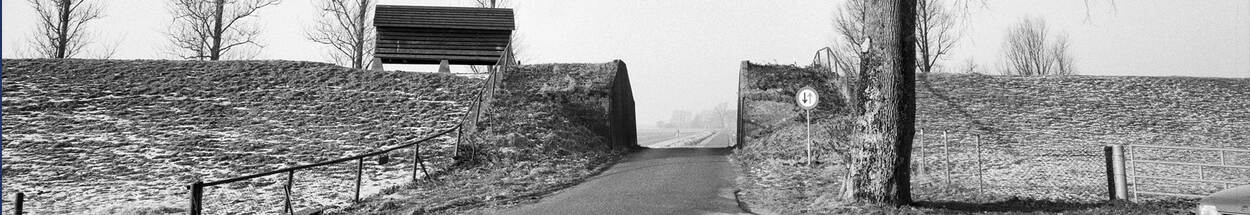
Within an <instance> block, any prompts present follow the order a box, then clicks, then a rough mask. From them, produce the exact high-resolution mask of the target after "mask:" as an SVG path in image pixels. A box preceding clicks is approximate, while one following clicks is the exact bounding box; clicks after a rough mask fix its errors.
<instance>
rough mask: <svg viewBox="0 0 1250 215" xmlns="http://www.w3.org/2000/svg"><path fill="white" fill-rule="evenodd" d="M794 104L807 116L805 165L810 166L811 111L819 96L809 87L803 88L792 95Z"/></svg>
mask: <svg viewBox="0 0 1250 215" xmlns="http://www.w3.org/2000/svg"><path fill="white" fill-rule="evenodd" d="M794 100H795V102H798V104H799V107H802V108H803V112H805V113H806V115H807V117H806V118H807V165H808V166H811V165H812V109H815V108H816V104H818V103H820V95H819V94H816V89H815V88H812V87H811V86H804V87H803V88H802V89H799V92H798V93H795V94H794Z"/></svg>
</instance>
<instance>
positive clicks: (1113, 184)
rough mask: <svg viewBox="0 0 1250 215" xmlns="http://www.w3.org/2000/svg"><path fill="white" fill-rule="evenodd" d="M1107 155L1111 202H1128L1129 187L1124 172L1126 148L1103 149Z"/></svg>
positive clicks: (1114, 146)
mask: <svg viewBox="0 0 1250 215" xmlns="http://www.w3.org/2000/svg"><path fill="white" fill-rule="evenodd" d="M1103 150H1104V152H1105V153H1104V154H1106V160H1107V163H1106V166H1107V194H1108V198H1110V200H1128V189H1127V188H1128V187H1127V184H1128V183H1126V177H1125V171H1124V147H1123V146H1121V145H1107V146H1106V147H1104V148H1103Z"/></svg>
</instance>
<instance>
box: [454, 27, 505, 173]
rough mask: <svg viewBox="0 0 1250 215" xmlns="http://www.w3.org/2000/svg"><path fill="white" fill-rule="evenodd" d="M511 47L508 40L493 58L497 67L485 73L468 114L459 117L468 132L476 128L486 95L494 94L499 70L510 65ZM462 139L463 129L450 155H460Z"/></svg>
mask: <svg viewBox="0 0 1250 215" xmlns="http://www.w3.org/2000/svg"><path fill="white" fill-rule="evenodd" d="M511 48H512V42H508V45H505V46H504V54H503V56H502V57H500V58H499V59H498V60H495V66H497V67H499V68H497V69H492V70H491V71H490V73H489V74H487V75H486V84H484V86H483V87H482V92H480V93H478V96H477V98H476V99H474V101H473V105H472V106H471V107H470V109H469V114H468V115H466V116H465V118H464V119H461V121H460V125H461V127H462V128H463V126H464V125H465V124H470V125H469V128H470V131H469V132H474V131H475V130H477V122H478V121H479V119H480V118H481V116H482V114H481V113H482V102H483V101H484V100H485V99H486V97H488V96H494V92H495V87H496V85H498V83H497V82H498V79H500V78H501V77H499V72H500V71H501V70H504V69H506V68H507V67H508V66H509V65H511V63H512V59H513V58H512V52H511V51H509V50H510V49H511ZM470 115H471V116H470ZM462 141H464V131H463V129H462V130H461V131H460V134H459V135H457V137H456V147H455V148H454V149H453V150H452V157H457V156H460V142H462Z"/></svg>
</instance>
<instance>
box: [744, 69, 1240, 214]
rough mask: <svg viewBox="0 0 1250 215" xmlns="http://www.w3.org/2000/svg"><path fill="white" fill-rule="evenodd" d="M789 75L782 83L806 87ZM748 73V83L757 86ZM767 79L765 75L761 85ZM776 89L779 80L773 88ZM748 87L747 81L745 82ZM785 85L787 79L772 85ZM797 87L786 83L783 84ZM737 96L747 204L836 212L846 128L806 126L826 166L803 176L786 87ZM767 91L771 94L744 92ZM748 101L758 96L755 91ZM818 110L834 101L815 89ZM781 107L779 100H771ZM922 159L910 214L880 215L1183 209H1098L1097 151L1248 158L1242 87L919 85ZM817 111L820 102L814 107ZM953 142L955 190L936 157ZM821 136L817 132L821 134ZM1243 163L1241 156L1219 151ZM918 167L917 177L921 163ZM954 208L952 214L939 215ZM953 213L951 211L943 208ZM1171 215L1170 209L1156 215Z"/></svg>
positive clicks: (964, 80) (1056, 82)
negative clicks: (1117, 147) (1132, 147)
mask: <svg viewBox="0 0 1250 215" xmlns="http://www.w3.org/2000/svg"><path fill="white" fill-rule="evenodd" d="M745 71H748V72H750V73H765V74H767V73H819V71H818V70H813V69H809V68H798V67H793V66H786V65H759V66H754V65H753V66H750V67H747V69H746V70H745ZM812 75H815V74H809V75H786V76H812ZM751 77H752V76H748V79H752V78H751ZM756 79H760V80H764V78H756ZM778 82H779V81H778ZM747 83H753V82H751V81H748V82H747ZM781 83H785V82H781ZM791 83H793V82H791ZM748 87H751V88H755V89H754V90H748V91H745V92H749V93H747V94H744V95H745V96H746V98H747V102H746V103H747V105H748V107H747V109H746V110H748V111H747V118H748V120H755V121H756V122H757V123H760V124H763V125H764V126H762V127H764V128H761V129H760V130H758V131H753V132H754V134H755V135H756V136H757V137H756V138H748V139H747V145H746V148H745V149H743V150H740V151H739V153H737V154H736V155H735V156H736V159H739V160H740V162H741V163H742V164H743V166H744V169H746V170H747V171H746V172H747V173H748V174H747V176H746V177H744V180H743V184H742V186H743V187H744V196H746V199H747V200H746V201H747V202H748V203H750V204H751V205H758V206H760V207H762V208H768V209H773V210H778V212H781V213H782V214H794V213H822V211H823V212H830V210H833V211H837V209H831V208H824V207H823V206H825V205H833V204H836V203H832V202H831V201H832V198H830V197H836V195H837V194H836V193H837V192H838V189H837V188H838V187H839V186H840V185H839V181H838V179H840V178H841V175H842V174H843V173H842V172H841V171H842V167H841V165H842V164H841V160H840V158H839V156H840V155H838V152H839V151H840V149H839V148H840V144H839V142H843V141H845V136H844V135H843V134H844V133H845V125H846V123H847V120H846V119H844V118H840V117H838V116H837V115H838V114H837V113H836V110H830V111H826V112H833V114H832V115H831V116H829V117H827V118H826V117H823V116H817V117H816V118H815V119H814V120H813V125H814V126H813V135H814V137H815V140H816V143H817V145H816V146H817V147H816V149H817V150H818V152H819V153H818V154H821V155H823V156H821V157H820V159H819V160H820V161H821V163H820V164H819V165H817V167H816V168H803V167H799V165H797V164H796V163H799V161H801V156H802V153H803V151H802V150H803V149H802V146H803V144H801V143H802V142H801V141H804V136H803V124H802V122H801V120H802V118H801V117H800V114H801V112H799V109H797V107H794V105H793V104H792V103H793V102H792V101H789V98H790V97H789V96H792V95H793V91H794V90H793V89H789V86H782V87H768V85H763V84H755V85H750V86H748ZM770 89H771V91H776V92H778V93H779V95H773V96H758V95H752V94H750V93H756V94H758V93H759V92H768V91H770ZM752 91H754V92H752ZM821 95H822V102H823V100H824V99H825V98H831V97H833V96H831V95H832V94H825V93H824V92H822V94H821ZM773 97H776V98H773ZM917 97H918V101H917V105H918V108H917V127H918V128H919V129H921V130H923V133H918V139H917V140H916V146H917V148H916V149H917V150H916V151H914V152H913V162H914V164H913V165H914V166H913V170H915V171H916V172H915V173H914V174H913V183H912V184H913V198H915V199H916V200H918V201H921V202H927V203H922V204H921V205H922V207H919V208H904V209H900V210H902V211H889V210H887V211H886V212H887V213H928V212H936V213H944V212H946V213H949V212H957V211H964V212H971V211H1001V212H1011V211H1015V212H1030V211H1042V212H1046V211H1049V212H1060V211H1065V212H1069V213H1094V214H1098V213H1143V212H1151V211H1160V210H1166V209H1174V210H1181V209H1187V207H1191V206H1192V205H1188V204H1187V203H1184V202H1187V201H1179V202H1181V203H1180V204H1177V201H1168V203H1162V204H1151V205H1104V204H1102V203H1101V201H1102V200H1104V199H1105V196H1106V184H1105V173H1104V172H1105V169H1104V168H1105V167H1104V166H1103V159H1104V158H1103V151H1102V147H1103V146H1104V145H1106V144H1155V145H1179V146H1201V147H1222V148H1250V79H1228V78H1192V77H1096V76H1071V77H1013V76H987V75H968V74H929V75H925V74H920V75H919V77H918V80H917ZM822 105H823V104H822ZM943 131H945V132H946V136H947V140H948V142H947V144H950V146H951V148H950V162H951V168H950V169H951V173H952V179H953V180H952V181H951V182H950V183H951V186H947V185H946V184H947V181H946V179H945V177H946V176H945V172H946V170H947V168H946V166H945V163H944V161H943V160H944V159H942V158H943V157H946V156H945V155H944V154H943V153H942V148H941V147H940V146H941V145H942V142H941V141H942V140H943V138H942V134H943ZM822 133H824V135H822ZM976 135H979V136H980V139H981V146H982V147H981V154H980V157H981V159H980V160H981V162H982V163H981V165H982V166H983V168H984V171H982V172H983V174H984V180H985V190H984V192H981V193H978V192H977V189H978V177H977V174H976V173H977V161H978V158H977V157H978V155H977V150H976V147H975V145H976V142H975V140H976V138H975V136H976ZM1136 156H1138V158H1150V159H1161V160H1191V161H1205V162H1213V163H1218V162H1219V160H1218V157H1217V156H1218V155H1217V154H1206V155H1201V156H1200V155H1197V154H1196V153H1193V152H1189V151H1172V150H1168V151H1164V150H1142V151H1140V152H1139V153H1137V154H1136ZM1228 156H1229V158H1228V160H1229V161H1234V160H1235V161H1234V162H1232V163H1238V162H1239V163H1238V164H1242V165H1247V164H1250V155H1246V154H1228ZM922 162H924V163H925V164H926V165H924V166H925V168H924V169H923V170H922V169H921V168H920V166H921V165H920V163H922ZM1137 168H1138V170H1139V171H1140V172H1145V173H1150V174H1153V175H1159V176H1184V177H1189V178H1196V175H1197V171H1196V169H1194V168H1177V167H1174V166H1172V167H1166V166H1150V165H1140V166H1138V167H1137ZM1207 175H1208V177H1209V178H1219V179H1224V180H1242V181H1248V180H1250V173H1248V172H1245V171H1242V172H1237V171H1231V170H1208V172H1207ZM1141 182H1142V184H1143V186H1142V187H1140V188H1142V189H1143V190H1145V189H1153V190H1166V191H1177V192H1190V193H1206V192H1211V191H1214V190H1216V189H1217V186H1214V185H1210V184H1205V185H1204V184H1193V183H1176V182H1164V183H1167V184H1170V185H1163V186H1160V185H1152V184H1160V183H1159V182H1156V181H1146V180H1142V181H1141ZM941 208H949V209H941ZM948 210H956V211H948ZM1162 212H1166V211H1162Z"/></svg>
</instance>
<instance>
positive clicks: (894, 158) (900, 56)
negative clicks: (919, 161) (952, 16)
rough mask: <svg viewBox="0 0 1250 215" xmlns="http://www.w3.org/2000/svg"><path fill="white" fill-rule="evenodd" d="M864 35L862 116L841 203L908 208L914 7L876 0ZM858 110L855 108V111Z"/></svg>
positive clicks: (904, 1)
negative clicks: (867, 46) (866, 47)
mask: <svg viewBox="0 0 1250 215" xmlns="http://www.w3.org/2000/svg"><path fill="white" fill-rule="evenodd" d="M868 4H869V5H870V7H868V8H871V9H870V10H871V12H870V17H869V19H868V22H867V23H868V25H866V26H873V27H870V28H868V29H866V30H867V33H868V37H869V38H871V41H872V44H871V48H870V50H869V51H868V54H866V55H865V57H864V59H863V60H862V61H864V63H863V64H864V65H865V66H864V67H863V68H861V69H863V70H864V73H865V74H866V75H868V76H866V77H865V78H863V79H861V80H864V82H863V84H866V86H863V89H864V91H863V92H862V97H861V98H862V99H864V100H863V101H862V104H861V105H862V110H863V114H861V115H859V117H858V119H857V120H856V122H855V126H854V127H855V131H854V134H853V135H852V137H851V138H852V142H853V143H852V144H854V145H855V146H853V147H852V148H851V149H850V150H849V152H848V155H849V157H850V163H849V169H848V170H849V172H848V173H847V175H846V177H845V178H844V180H843V184H844V186H843V193H842V200H843V202H845V203H849V204H887V205H900V204H908V203H910V202H911V184H910V182H911V179H910V175H909V174H910V171H909V168H910V163H911V150H912V140H911V139H912V136H913V135H914V134H913V131H914V130H915V128H914V123H915V114H916V105H915V75H916V74H915V72H916V67H915V65H916V55H915V43H914V40H915V37H914V34H913V33H914V32H915V11H916V10H915V9H916V5H915V1H914V0H876V1H870V2H869V3H868ZM856 109H858V108H856Z"/></svg>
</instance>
